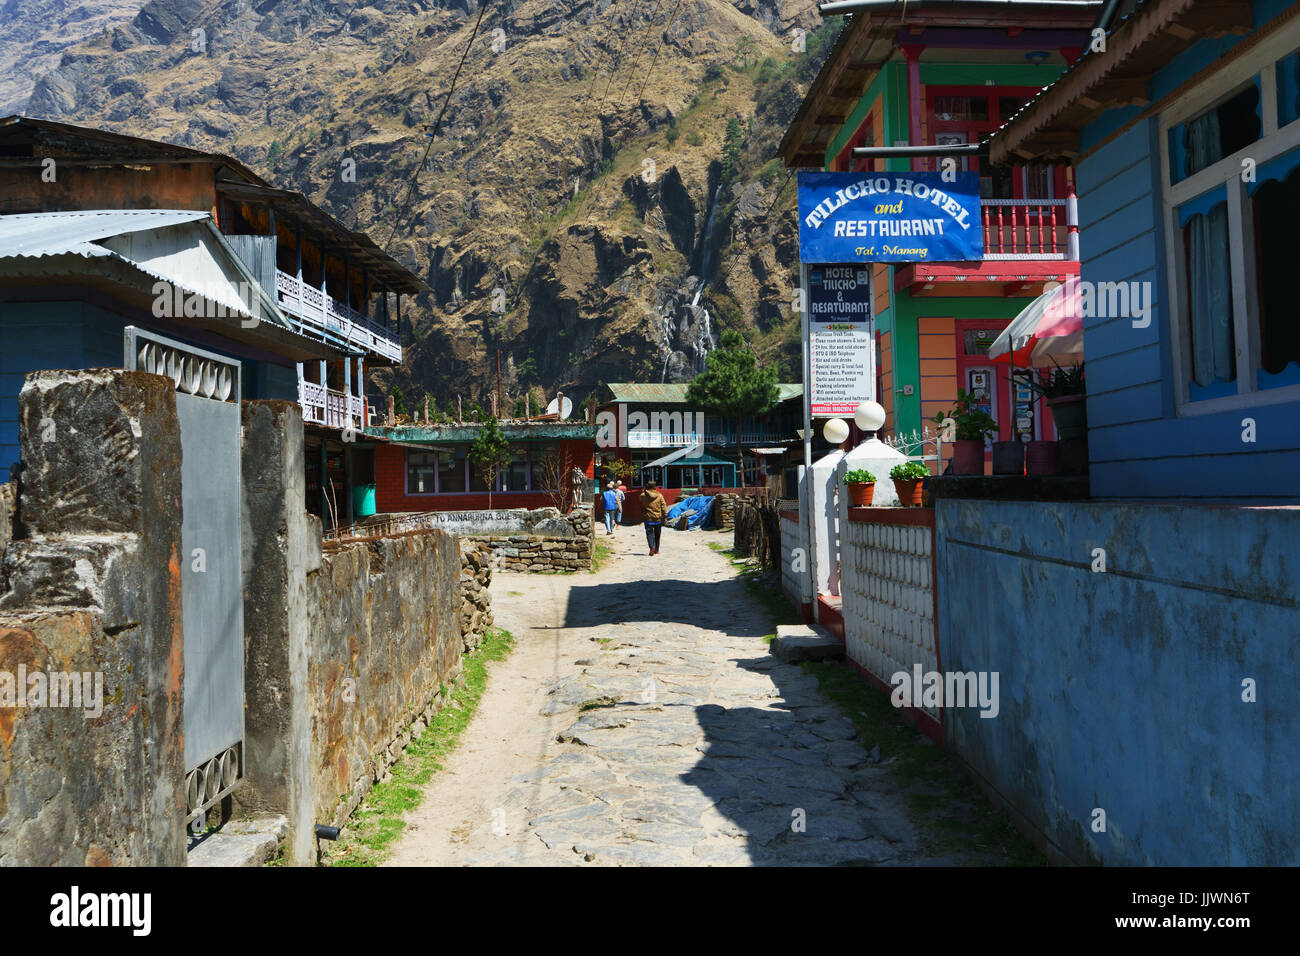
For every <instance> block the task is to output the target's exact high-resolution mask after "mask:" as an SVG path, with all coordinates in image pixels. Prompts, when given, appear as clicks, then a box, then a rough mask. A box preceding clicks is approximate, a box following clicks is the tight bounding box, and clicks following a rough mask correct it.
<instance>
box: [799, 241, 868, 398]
mask: <svg viewBox="0 0 1300 956" xmlns="http://www.w3.org/2000/svg"><path fill="white" fill-rule="evenodd" d="M808 311H809V316H808V318H809V323H808V328H809V342H808V351H809V359H810V363H811V365H812V369H811V376H812V383H811V386H810V388H809V396H810V402H811V406H812V414H813V416H814V417H820V418H837V417H840V416H843V415H852V414H853V412H854V411H855V410H856V409H857V407H858V405H859V404H861V403H862V402H865V401H874V400H875V398H876V395H875V392H876V358H875V339H874V335H873V333H872V327H871V325H872V323H871V276H870V271H869V267H864V266H861V265H814V266H810V267H809V269H808Z"/></svg>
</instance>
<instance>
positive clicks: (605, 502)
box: [600, 481, 618, 534]
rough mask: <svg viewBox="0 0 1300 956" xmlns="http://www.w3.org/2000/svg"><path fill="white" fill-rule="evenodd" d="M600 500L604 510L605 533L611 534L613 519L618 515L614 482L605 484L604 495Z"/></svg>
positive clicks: (612, 531)
mask: <svg viewBox="0 0 1300 956" xmlns="http://www.w3.org/2000/svg"><path fill="white" fill-rule="evenodd" d="M600 500H601V504H602V506H603V507H604V509H605V533H606V534H613V533H614V518H615V516H617V515H618V492H617V491H615V490H614V482H612V481H610V482H607V483H606V484H605V493H604V494H603V495H601V499H600Z"/></svg>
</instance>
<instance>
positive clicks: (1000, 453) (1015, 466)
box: [993, 441, 1025, 475]
mask: <svg viewBox="0 0 1300 956" xmlns="http://www.w3.org/2000/svg"><path fill="white" fill-rule="evenodd" d="M1024 473H1025V446H1024V445H1023V444H1022V443H1020V442H1018V441H995V442H994V443H993V474H995V475H1023V474H1024Z"/></svg>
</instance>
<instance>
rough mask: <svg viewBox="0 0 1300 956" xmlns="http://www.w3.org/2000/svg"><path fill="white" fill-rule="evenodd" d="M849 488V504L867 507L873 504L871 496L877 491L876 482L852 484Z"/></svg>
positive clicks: (856, 506)
mask: <svg viewBox="0 0 1300 956" xmlns="http://www.w3.org/2000/svg"><path fill="white" fill-rule="evenodd" d="M848 488H849V504H850V505H852V506H853V507H855V508H861V507H865V506H867V505H870V504H871V498H872V496H873V495H874V494H875V492H876V483H875V482H874V481H868V482H865V483H858V484H851V485H849V486H848Z"/></svg>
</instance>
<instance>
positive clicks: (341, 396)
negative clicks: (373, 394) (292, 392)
mask: <svg viewBox="0 0 1300 956" xmlns="http://www.w3.org/2000/svg"><path fill="white" fill-rule="evenodd" d="M298 404H299V405H300V406H301V407H302V420H303V421H304V422H306V423H308V424H311V425H324V426H325V427H326V428H338V429H345V428H351V429H353V430H355V431H360V430H361V429H363V428H365V427H366V403H365V399H363V398H362V397H361V396H360V395H348V394H347V393H346V392H339V391H335V390H334V389H332V388H326V387H324V386H323V385H317V384H316V383H315V382H307V381H299V382H298Z"/></svg>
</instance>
